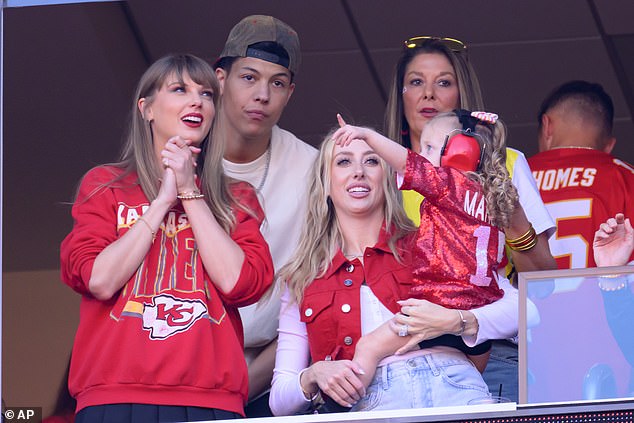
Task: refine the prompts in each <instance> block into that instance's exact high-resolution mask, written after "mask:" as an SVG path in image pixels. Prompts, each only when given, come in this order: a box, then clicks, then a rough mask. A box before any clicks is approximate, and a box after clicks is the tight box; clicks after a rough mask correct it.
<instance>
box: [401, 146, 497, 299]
mask: <svg viewBox="0 0 634 423" xmlns="http://www.w3.org/2000/svg"><path fill="white" fill-rule="evenodd" d="M400 189H403V190H405V189H411V190H415V191H417V192H419V193H420V194H422V195H424V196H425V200H424V201H423V202H422V203H421V206H420V215H421V220H420V226H419V228H418V237H417V240H416V244H415V247H414V251H413V259H414V263H413V265H414V281H413V282H414V283H413V285H412V290H411V294H412V295H413V296H414V297H416V298H419V299H425V300H428V301H431V302H433V303H435V304H439V305H442V306H444V307H447V308H454V309H461V310H469V309H472V308H477V307H481V306H483V305H485V304H490V303H492V302H494V301H495V300H497V299H499V298H501V297H502V296H503V294H504V292H503V291H502V290H501V289H500V288H499V287H498V284H497V279H496V278H497V271H496V270H497V268H498V264H499V262H500V260H501V258H502V254H503V250H504V234H503V233H502V231H500V230H499V228H497V227H496V226H493V225H491V223H490V222H489V219H488V216H487V209H486V202H485V199H484V195H483V191H482V186H481V184H480V183H478V182H476V181H474V180H471V179H469V178H468V177H467V176H466V175H465V174H464V173H462V172H461V171H459V170H457V169H454V168H450V167H434V166H433V165H432V164H431V163H430V162H429V161H428V160H427V159H425V158H424V157H422V156H420V155H418V154H416V153H414V152H412V151H409V153H408V156H407V166H406V171H405V175H403V183H402V184H401V187H400Z"/></svg>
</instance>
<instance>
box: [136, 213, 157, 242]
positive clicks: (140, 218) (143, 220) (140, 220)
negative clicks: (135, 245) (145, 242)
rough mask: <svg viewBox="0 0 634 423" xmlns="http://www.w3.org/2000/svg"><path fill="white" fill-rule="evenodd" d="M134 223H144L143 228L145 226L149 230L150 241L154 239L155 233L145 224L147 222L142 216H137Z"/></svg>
mask: <svg viewBox="0 0 634 423" xmlns="http://www.w3.org/2000/svg"><path fill="white" fill-rule="evenodd" d="M136 221H137V222H143V223H145V226H147V228H148V229H149V230H150V233H151V234H152V239H154V235H155V232H154V231H153V230H152V227H151V226H150V224H149V223H148V222H147V220H145V219H143V216H139V217H138V218H137V220H136Z"/></svg>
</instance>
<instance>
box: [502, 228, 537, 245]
mask: <svg viewBox="0 0 634 423" xmlns="http://www.w3.org/2000/svg"><path fill="white" fill-rule="evenodd" d="M534 231H535V229H533V225H532V224H529V227H528V230H527V231H526V233H525V234H524V235H522V236H520V237H519V238H515V239H507V240H506V243H507V244H519V243H521V242H524V241H526V240H527V239H529V238H530V237H531V235H532V233H533V232H534Z"/></svg>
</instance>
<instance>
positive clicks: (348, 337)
mask: <svg viewBox="0 0 634 423" xmlns="http://www.w3.org/2000/svg"><path fill="white" fill-rule="evenodd" d="M343 343H344V344H346V345H352V337H351V336H346V337H345V338H343Z"/></svg>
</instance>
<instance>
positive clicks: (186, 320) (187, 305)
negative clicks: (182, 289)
mask: <svg viewBox="0 0 634 423" xmlns="http://www.w3.org/2000/svg"><path fill="white" fill-rule="evenodd" d="M205 314H207V306H206V304H205V303H204V302H202V301H201V300H183V299H180V298H176V297H173V296H171V295H167V294H161V295H158V296H156V297H154V298H153V299H152V304H144V305H143V329H147V330H149V331H150V339H165V338H168V337H170V336H172V335H174V334H176V333H179V332H183V331H186V330H187V329H189V328H190V327H191V326H192V325H193V324H194V323H195V322H196V320H198V319H200V318H201V317H202V316H203V315H205Z"/></svg>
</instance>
